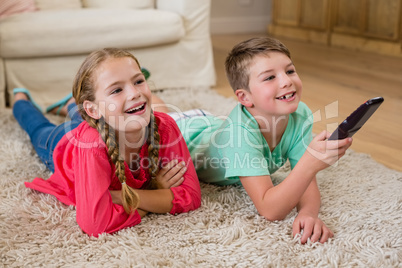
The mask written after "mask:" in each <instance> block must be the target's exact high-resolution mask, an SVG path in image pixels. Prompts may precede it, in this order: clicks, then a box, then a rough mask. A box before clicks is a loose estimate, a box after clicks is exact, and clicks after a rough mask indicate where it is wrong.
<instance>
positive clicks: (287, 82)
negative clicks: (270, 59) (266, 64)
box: [280, 74, 292, 88]
mask: <svg viewBox="0 0 402 268" xmlns="http://www.w3.org/2000/svg"><path fill="white" fill-rule="evenodd" d="M291 85H292V79H290V77H289V76H287V74H284V75H281V79H280V87H281V88H284V87H289V86H291Z"/></svg>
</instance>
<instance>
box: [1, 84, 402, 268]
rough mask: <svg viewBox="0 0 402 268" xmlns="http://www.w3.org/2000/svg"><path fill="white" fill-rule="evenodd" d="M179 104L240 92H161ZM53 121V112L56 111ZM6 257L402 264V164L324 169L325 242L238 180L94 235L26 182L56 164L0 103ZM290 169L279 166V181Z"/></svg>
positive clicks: (104, 263)
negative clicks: (300, 231)
mask: <svg viewBox="0 0 402 268" xmlns="http://www.w3.org/2000/svg"><path fill="white" fill-rule="evenodd" d="M159 95H160V96H161V97H162V98H163V99H165V100H166V102H167V103H171V104H174V105H177V106H178V107H180V108H181V109H189V108H194V107H197V108H198V107H202V108H204V109H207V110H209V111H211V112H213V113H215V114H220V115H222V114H228V112H229V111H230V110H231V109H232V108H233V107H234V105H235V101H234V100H232V99H226V98H223V97H220V96H219V95H217V94H216V93H214V92H213V91H211V90H209V89H197V90H169V91H165V92H162V93H160V94H159ZM51 119H52V120H56V119H55V117H51ZM0 121H1V122H0V128H1V132H0V140H1V143H0V171H1V172H0V265H1V266H5V267H38V266H45V267H402V265H401V261H402V194H401V192H402V173H401V172H397V171H394V170H390V169H388V168H386V167H384V166H382V165H380V164H378V163H377V162H375V161H373V160H372V159H371V158H370V157H369V156H368V155H364V154H358V153H355V152H352V151H349V152H348V154H347V155H346V156H345V157H343V158H342V159H341V161H340V162H339V164H338V165H337V166H336V167H331V168H328V169H326V170H325V171H323V172H321V173H319V175H318V183H319V186H320V189H321V194H322V208H321V212H320V216H321V218H322V219H323V220H324V222H326V223H327V224H328V225H329V226H330V228H331V229H332V230H333V231H334V233H335V237H334V238H333V239H331V240H330V241H329V242H328V243H325V244H319V243H311V242H309V243H308V244H306V245H302V244H300V240H299V237H296V238H293V237H292V235H291V234H292V222H293V220H294V217H295V216H296V211H295V210H294V211H293V212H292V213H291V214H290V215H289V216H288V217H287V218H286V219H285V220H283V221H276V222H268V221H267V220H265V219H264V218H262V217H260V216H258V214H257V211H256V209H255V208H254V206H253V204H252V202H251V201H250V199H249V197H248V196H247V195H246V193H245V191H244V190H243V189H242V187H240V186H236V187H234V186H228V187H216V186H212V185H206V184H202V185H201V188H202V194H203V197H202V206H201V208H200V209H198V210H196V211H193V212H190V213H188V214H181V215H177V216H172V215H169V214H166V215H155V214H154V215H148V216H146V217H145V218H144V219H143V221H142V223H141V224H140V225H137V226H135V227H132V228H128V229H124V230H122V231H120V232H118V233H116V234H114V235H109V234H104V235H101V236H100V237H99V238H93V237H88V236H87V235H86V234H84V233H83V232H82V231H81V230H80V228H79V227H78V225H77V223H76V221H75V209H74V208H73V207H67V206H65V205H63V204H62V203H61V202H59V201H57V200H56V199H55V198H54V197H52V196H50V195H46V194H41V193H39V192H35V191H32V190H29V189H27V188H25V186H24V184H23V182H24V181H26V180H28V181H30V180H32V179H33V178H34V177H36V176H40V177H44V178H47V177H48V176H49V175H50V173H49V172H48V171H47V170H46V168H45V166H44V165H43V164H41V163H40V162H39V159H38V157H37V156H36V154H35V152H34V151H33V149H32V146H31V145H30V142H29V139H28V137H27V135H26V134H25V133H24V132H23V131H22V130H21V128H20V127H19V126H18V125H17V123H16V121H15V120H14V118H13V116H12V114H11V111H10V110H4V109H3V110H0ZM288 172H289V169H288V168H287V167H285V168H282V169H281V170H280V171H279V172H277V173H276V174H275V175H274V176H273V178H274V180H275V182H276V183H278V182H279V181H280V180H282V179H283V178H285V176H286V174H287V173H288Z"/></svg>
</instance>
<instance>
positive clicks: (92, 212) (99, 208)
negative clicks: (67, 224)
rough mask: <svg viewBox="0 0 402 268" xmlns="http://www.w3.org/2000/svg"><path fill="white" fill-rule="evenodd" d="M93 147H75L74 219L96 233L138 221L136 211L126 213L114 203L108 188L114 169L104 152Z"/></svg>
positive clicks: (109, 231) (121, 227) (83, 228)
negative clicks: (99, 151) (75, 212)
mask: <svg viewBox="0 0 402 268" xmlns="http://www.w3.org/2000/svg"><path fill="white" fill-rule="evenodd" d="M94 152H96V150H92V149H90V150H88V149H78V154H79V155H75V159H76V160H75V161H74V173H75V174H74V175H75V195H76V211H77V216H76V217H77V223H78V225H79V226H80V227H81V228H82V230H83V231H84V232H85V233H87V234H89V235H93V236H95V237H97V236H98V235H99V234H101V233H104V232H106V233H113V232H116V231H118V230H120V229H123V228H126V227H131V226H134V225H136V224H139V223H140V222H141V217H140V215H139V214H138V212H137V211H135V213H132V214H127V213H126V212H125V211H124V208H123V206H121V205H117V204H114V203H113V202H112V197H111V195H110V192H109V186H110V184H111V180H112V176H113V174H112V173H113V171H112V167H111V165H110V163H109V160H108V157H107V155H105V154H104V153H97V154H94Z"/></svg>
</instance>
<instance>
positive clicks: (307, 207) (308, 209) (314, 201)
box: [297, 178, 321, 217]
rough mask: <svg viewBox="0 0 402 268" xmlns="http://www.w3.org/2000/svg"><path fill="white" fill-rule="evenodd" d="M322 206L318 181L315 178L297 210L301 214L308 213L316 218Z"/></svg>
mask: <svg viewBox="0 0 402 268" xmlns="http://www.w3.org/2000/svg"><path fill="white" fill-rule="evenodd" d="M320 206H321V195H320V190H319V189H318V185H317V180H316V179H315V178H314V179H313V180H312V181H311V183H310V185H309V186H308V188H307V190H306V191H305V192H304V194H303V196H302V197H301V199H300V202H299V203H298V204H297V210H298V212H299V213H306V214H309V215H311V216H315V217H316V216H318V213H319V211H320Z"/></svg>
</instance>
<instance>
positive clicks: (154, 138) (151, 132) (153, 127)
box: [73, 48, 160, 213]
mask: <svg viewBox="0 0 402 268" xmlns="http://www.w3.org/2000/svg"><path fill="white" fill-rule="evenodd" d="M123 57H129V58H132V59H134V60H135V62H136V63H137V64H138V67H139V68H141V66H140V64H139V62H138V60H137V59H136V58H135V57H134V56H133V55H132V54H131V53H129V52H128V51H125V50H122V49H116V48H105V49H101V50H98V51H94V52H92V53H91V54H89V55H88V57H87V58H86V59H85V60H84V62H83V63H82V65H81V67H80V69H79V70H78V72H77V75H76V76H75V79H74V84H73V97H74V98H75V100H76V103H77V106H78V109H79V112H80V114H81V116H82V118H83V119H84V120H85V121H87V122H88V124H89V125H90V126H91V127H93V128H95V129H96V130H97V131H98V132H99V134H100V135H101V137H102V140H103V141H104V142H105V144H106V146H107V151H108V156H109V158H110V160H111V162H112V163H113V165H114V166H115V168H116V170H115V174H116V176H117V178H118V179H119V181H120V182H121V184H122V199H123V207H124V210H125V211H126V212H127V213H131V212H132V211H134V210H135V209H137V208H138V205H139V202H140V198H139V196H138V194H137V193H136V192H135V190H134V189H133V188H132V187H130V186H128V185H127V184H126V179H127V178H126V173H125V165H124V159H123V158H122V157H121V156H120V154H119V145H118V142H117V141H116V133H115V130H114V129H113V128H112V127H111V126H109V125H108V124H107V123H106V122H105V120H104V118H103V117H101V118H100V119H94V118H92V117H90V116H89V115H88V114H87V113H86V111H85V109H84V107H83V103H84V101H85V100H87V101H95V89H94V82H95V81H94V77H93V74H94V72H95V70H96V69H97V67H98V66H99V65H100V64H101V63H102V62H104V61H105V60H106V59H109V58H123ZM151 123H152V124H151ZM159 139H160V138H159V134H158V126H157V124H156V120H155V116H154V114H153V112H152V113H151V121H150V124H149V125H148V138H147V142H148V144H149V150H148V151H149V157H150V160H151V167H150V169H149V173H150V176H151V178H153V179H154V178H155V177H156V174H157V173H158V171H159V166H158V157H159ZM153 181H154V180H151V184H150V187H155V188H156V186H155V183H154V182H153Z"/></svg>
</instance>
